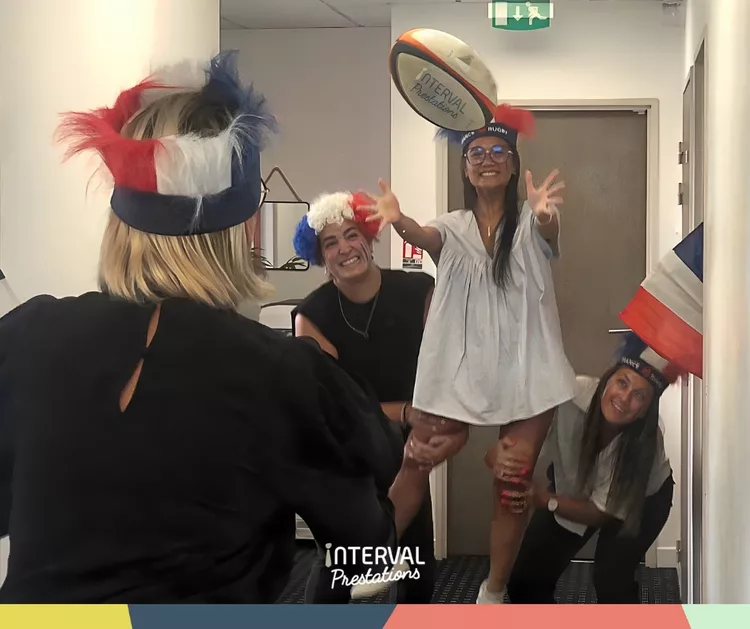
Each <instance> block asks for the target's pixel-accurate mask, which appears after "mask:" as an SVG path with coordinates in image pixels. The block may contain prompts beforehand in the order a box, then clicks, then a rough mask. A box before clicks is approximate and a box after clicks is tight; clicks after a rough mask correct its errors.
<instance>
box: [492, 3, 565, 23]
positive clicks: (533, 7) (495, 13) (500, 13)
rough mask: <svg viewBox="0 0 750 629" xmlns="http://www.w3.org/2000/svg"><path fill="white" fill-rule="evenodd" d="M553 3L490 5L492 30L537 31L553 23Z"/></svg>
mask: <svg viewBox="0 0 750 629" xmlns="http://www.w3.org/2000/svg"><path fill="white" fill-rule="evenodd" d="M552 14H553V8H552V2H548V1H546V0H541V1H537V2H498V1H497V0H493V1H492V2H490V4H489V18H490V20H491V21H492V28H500V29H502V30H505V31H536V30H539V29H540V28H549V26H550V24H551V23H552Z"/></svg>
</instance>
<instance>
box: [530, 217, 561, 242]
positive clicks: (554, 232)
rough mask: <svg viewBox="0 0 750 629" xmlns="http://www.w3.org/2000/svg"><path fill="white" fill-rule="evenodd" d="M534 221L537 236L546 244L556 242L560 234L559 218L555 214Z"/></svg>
mask: <svg viewBox="0 0 750 629" xmlns="http://www.w3.org/2000/svg"><path fill="white" fill-rule="evenodd" d="M534 220H535V222H536V228H537V230H539V235H540V236H541V237H542V238H543V239H544V240H546V241H547V242H548V243H553V242H555V241H556V240H557V237H558V235H559V233H560V218H559V215H558V213H557V212H554V213H553V214H547V215H546V216H542V217H536V218H535V219H534Z"/></svg>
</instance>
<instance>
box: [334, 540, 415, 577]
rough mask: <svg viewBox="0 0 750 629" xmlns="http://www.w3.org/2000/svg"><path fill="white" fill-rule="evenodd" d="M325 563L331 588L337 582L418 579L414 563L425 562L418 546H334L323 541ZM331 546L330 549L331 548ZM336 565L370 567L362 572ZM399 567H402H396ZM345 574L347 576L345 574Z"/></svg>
mask: <svg viewBox="0 0 750 629" xmlns="http://www.w3.org/2000/svg"><path fill="white" fill-rule="evenodd" d="M325 548H326V559H325V566H326V568H330V569H331V572H332V573H333V579H332V582H331V587H334V586H335V585H336V583H340V584H341V585H344V586H346V587H353V586H355V585H362V584H365V583H389V582H393V581H401V580H404V579H419V576H420V574H419V568H418V566H423V565H425V562H424V560H423V559H422V558H421V556H420V554H419V548H415V549H411V548H408V547H407V548H390V547H387V546H337V547H336V548H333V544H326V545H325ZM332 548H333V550H332ZM338 566H363V567H365V566H370V567H367V571H366V572H365V573H364V574H362V573H360V574H356V575H352V574H351V570H345V569H344V568H339V567H338ZM400 566H405V567H404V568H403V569H399V567H400ZM347 573H348V576H347Z"/></svg>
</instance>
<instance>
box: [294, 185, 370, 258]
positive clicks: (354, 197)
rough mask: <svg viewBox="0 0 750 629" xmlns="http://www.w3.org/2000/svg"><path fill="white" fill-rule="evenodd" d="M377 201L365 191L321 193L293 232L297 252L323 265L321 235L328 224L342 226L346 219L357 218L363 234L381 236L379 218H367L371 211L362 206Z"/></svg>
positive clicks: (355, 219)
mask: <svg viewBox="0 0 750 629" xmlns="http://www.w3.org/2000/svg"><path fill="white" fill-rule="evenodd" d="M373 204H374V200H373V199H372V198H371V197H370V196H368V195H367V194H365V193H364V192H356V193H352V192H334V193H331V194H328V193H326V194H322V195H320V196H319V197H318V198H317V199H315V201H313V202H312V204H310V210H309V211H308V212H307V214H305V216H303V217H302V219H301V220H300V222H299V223H298V224H297V228H296V229H295V232H294V241H293V242H294V251H295V252H296V254H297V255H298V256H299V257H300V258H302V259H303V260H306V261H307V262H309V263H310V264H314V265H318V266H320V265H321V264H322V259H321V255H320V243H319V242H318V236H319V235H320V232H322V231H323V230H324V229H325V227H326V226H327V225H332V224H338V225H341V224H342V223H343V222H344V221H345V220H350V221H354V222H355V223H357V225H358V226H359V229H360V231H361V232H362V234H363V235H364V236H365V237H366V238H367V239H368V240H373V239H374V238H375V237H376V236H377V235H378V230H379V228H380V221H368V220H367V218H368V217H369V216H372V214H371V213H370V212H369V211H367V210H365V209H363V208H364V207H366V206H372V205H373Z"/></svg>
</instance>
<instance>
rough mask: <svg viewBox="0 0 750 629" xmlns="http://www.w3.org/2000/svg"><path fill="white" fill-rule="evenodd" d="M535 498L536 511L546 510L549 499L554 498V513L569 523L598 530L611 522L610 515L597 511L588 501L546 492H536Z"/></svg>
mask: <svg viewBox="0 0 750 629" xmlns="http://www.w3.org/2000/svg"><path fill="white" fill-rule="evenodd" d="M535 498H536V501H535V502H536V503H537V508H538V509H546V508H547V504H548V502H549V499H550V498H555V499H556V500H557V509H556V510H555V513H557V514H559V515H560V517H561V518H565V519H566V520H570V521H571V522H577V523H578V524H584V525H586V526H590V527H595V528H599V527H600V526H602V525H604V524H606V523H607V522H609V521H611V520H612V516H611V515H609V514H607V513H604V512H603V511H599V509H598V508H597V507H596V505H595V504H594V503H593V502H589V501H588V500H576V499H574V498H569V497H568V496H559V495H555V494H553V493H551V492H549V491H546V490H542V491H539V490H537V492H536V494H535Z"/></svg>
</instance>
